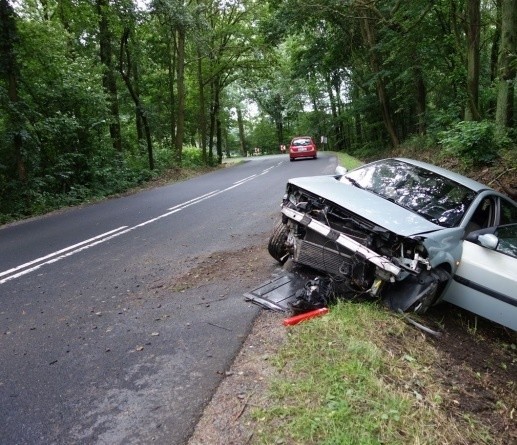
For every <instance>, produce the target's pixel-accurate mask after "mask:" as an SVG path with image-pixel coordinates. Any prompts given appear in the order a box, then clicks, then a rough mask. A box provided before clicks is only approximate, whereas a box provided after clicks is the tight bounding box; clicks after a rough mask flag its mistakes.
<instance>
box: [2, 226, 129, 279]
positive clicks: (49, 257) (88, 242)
mask: <svg viewBox="0 0 517 445" xmlns="http://www.w3.org/2000/svg"><path fill="white" fill-rule="evenodd" d="M126 228H127V226H122V227H119V228H118V229H114V230H110V231H109V232H105V233H101V234H100V235H97V236H94V237H93V238H90V239H87V240H85V241H81V242H80V243H77V244H74V245H72V246H68V247H65V248H64V249H61V250H58V251H57V252H52V253H50V254H48V255H45V256H43V257H41V258H36V259H35V260H32V261H29V262H28V263H24V264H20V265H19V266H16V267H14V268H12V269H9V270H6V271H4V272H0V277H3V276H5V275H9V276H8V277H7V278H3V279H2V280H0V284H3V283H5V282H6V281H9V280H12V279H13V278H18V277H21V276H22V275H25V274H27V273H29V272H32V271H34V270H37V269H39V268H40V267H41V266H42V265H44V264H50V263H54V262H56V261H57V260H58V259H61V258H66V257H67V256H70V255H73V254H74V253H76V252H80V251H81V250H84V249H88V248H89V247H91V246H95V245H97V244H100V243H103V242H104V241H107V240H109V239H111V238H114V237H115V236H118V235H121V234H122V233H126V232H127V230H123V229H126ZM96 240H97V241H96ZM80 246H82V247H80ZM73 249H75V250H73ZM65 252H68V253H65ZM56 258H57V259H56ZM45 260H48V261H45ZM37 263H40V264H38V265H37V266H34V267H31V268H29V269H27V268H28V267H30V266H32V265H33V264H37ZM22 269H25V270H23V271H21V272H18V273H17V274H14V272H16V271H18V270H22Z"/></svg>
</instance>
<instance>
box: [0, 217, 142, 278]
mask: <svg viewBox="0 0 517 445" xmlns="http://www.w3.org/2000/svg"><path fill="white" fill-rule="evenodd" d="M124 227H127V226H124ZM124 227H122V228H124ZM133 229H134V227H130V228H126V230H122V231H120V232H116V231H115V230H112V231H111V232H107V233H113V232H116V233H113V234H112V235H110V236H107V237H106V238H102V239H100V240H98V241H95V242H94V243H91V244H86V245H84V246H82V247H80V248H79V249H76V250H72V251H70V252H67V253H64V254H63V255H59V256H57V257H53V258H52V259H50V260H48V261H45V262H43V263H40V264H38V265H36V266H34V267H31V268H30V269H25V270H22V271H21V272H18V273H17V274H14V275H10V276H8V277H7V278H4V279H3V280H0V284H3V283H5V282H6V281H9V280H13V279H15V278H19V277H21V276H23V275H26V274H28V273H30V272H34V271H35V270H38V269H39V268H41V266H44V265H46V264H52V263H56V262H57V261H59V260H62V259H63V258H67V257H69V256H72V255H75V254H76V253H79V252H82V251H83V250H86V249H89V248H90V247H93V246H96V245H97V244H101V243H104V242H105V241H109V240H110V239H113V238H115V237H117V236H120V235H122V234H124V233H128V232H131V230H133ZM104 235H106V234H104ZM96 238H99V237H96ZM91 239H94V238H91ZM85 242H86V241H83V242H82V243H79V244H76V246H79V245H81V244H84V243H85ZM66 250H68V249H63V251H66ZM56 253H57V252H56ZM56 253H55V254H56ZM55 254H54V255H55ZM48 256H51V255H48ZM48 256H47V257H48Z"/></svg>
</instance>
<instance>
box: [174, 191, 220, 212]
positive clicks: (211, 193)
mask: <svg viewBox="0 0 517 445" xmlns="http://www.w3.org/2000/svg"><path fill="white" fill-rule="evenodd" d="M218 191H219V190H214V191H212V192H209V193H205V194H204V195H201V196H198V197H197V198H193V199H191V200H190V201H185V202H183V203H181V204H177V205H175V206H173V207H171V208H170V209H167V210H174V209H176V208H178V207H182V208H183V206H185V205H186V204H190V203H194V202H198V201H199V200H200V199H202V198H205V197H208V196H211V195H213V194H214V193H217V192H218Z"/></svg>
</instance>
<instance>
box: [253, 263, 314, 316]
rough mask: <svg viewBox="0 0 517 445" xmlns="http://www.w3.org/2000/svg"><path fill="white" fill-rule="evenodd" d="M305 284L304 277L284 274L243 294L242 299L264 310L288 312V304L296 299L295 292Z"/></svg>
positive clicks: (288, 273) (289, 273) (305, 279)
mask: <svg viewBox="0 0 517 445" xmlns="http://www.w3.org/2000/svg"><path fill="white" fill-rule="evenodd" d="M306 282H307V278H306V277H304V276H300V275H297V274H294V273H291V272H285V273H283V274H282V275H279V276H278V277H275V278H273V279H271V280H269V281H266V282H265V283H262V284H261V285H260V286H258V287H257V288H255V289H253V290H251V291H250V292H247V293H245V294H244V298H245V299H246V300H247V301H251V302H253V303H256V304H258V305H260V306H262V307H265V308H266V309H272V310H275V311H279V312H288V311H289V310H290V307H289V302H293V301H294V300H295V299H296V292H297V291H298V290H300V289H303V286H304V285H305V283H306Z"/></svg>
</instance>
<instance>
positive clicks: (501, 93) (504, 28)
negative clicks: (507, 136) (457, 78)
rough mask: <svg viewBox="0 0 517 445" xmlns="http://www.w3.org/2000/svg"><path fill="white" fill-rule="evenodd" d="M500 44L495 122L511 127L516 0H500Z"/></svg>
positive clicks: (516, 63)
mask: <svg viewBox="0 0 517 445" xmlns="http://www.w3.org/2000/svg"><path fill="white" fill-rule="evenodd" d="M501 4H502V11H501V45H500V48H499V57H498V76H497V109H496V122H497V124H498V125H499V126H500V127H501V128H504V127H511V126H512V121H513V103H514V92H515V86H514V85H515V81H516V75H517V0H502V1H501Z"/></svg>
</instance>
